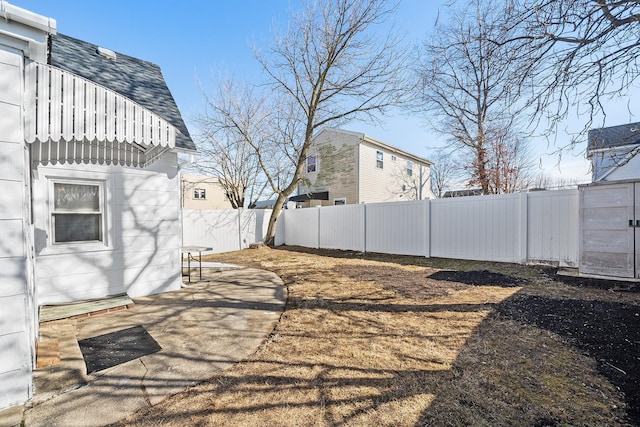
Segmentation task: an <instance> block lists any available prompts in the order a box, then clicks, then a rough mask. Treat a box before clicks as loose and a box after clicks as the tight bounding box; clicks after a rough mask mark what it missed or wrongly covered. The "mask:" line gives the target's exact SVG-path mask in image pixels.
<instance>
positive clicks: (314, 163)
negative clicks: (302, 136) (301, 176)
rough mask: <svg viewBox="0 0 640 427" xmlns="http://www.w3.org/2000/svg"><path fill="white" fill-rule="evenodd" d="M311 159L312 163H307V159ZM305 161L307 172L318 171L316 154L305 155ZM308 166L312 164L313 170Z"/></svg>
mask: <svg viewBox="0 0 640 427" xmlns="http://www.w3.org/2000/svg"><path fill="white" fill-rule="evenodd" d="M311 159H313V160H314V162H313V165H311V164H310V163H309V160H311ZM306 163H307V173H318V156H316V155H315V154H312V155H309V156H307V159H306ZM310 166H313V170H309V167H310Z"/></svg>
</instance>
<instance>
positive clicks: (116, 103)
mask: <svg viewBox="0 0 640 427" xmlns="http://www.w3.org/2000/svg"><path fill="white" fill-rule="evenodd" d="M0 18H2V19H0V88H1V89H0V188H1V191H0V236H2V239H0V306H2V309H1V310H0V408H5V407H8V406H11V405H14V404H20V403H23V402H24V401H26V400H27V399H28V398H29V397H30V396H31V393H32V383H31V371H32V368H33V366H34V362H35V342H36V339H37V337H38V307H39V306H41V305H44V304H52V303H67V302H72V301H77V300H83V299H89V298H101V297H105V296H108V295H115V294H120V293H128V294H129V295H131V296H140V295H148V294H152V293H158V292H163V291H168V290H172V289H178V288H179V287H180V285H181V268H180V267H181V266H180V243H181V242H180V234H181V233H180V197H179V192H180V186H179V175H178V159H177V156H178V153H179V152H184V153H194V152H195V145H194V144H193V141H192V140H191V138H190V136H189V132H188V131H187V128H186V127H185V125H184V122H183V121H182V118H181V116H180V112H179V111H178V108H177V107H176V104H175V101H174V99H173V97H172V95H171V93H170V92H169V89H168V88H167V85H166V83H165V81H164V79H163V77H162V73H161V71H160V68H159V67H158V66H157V65H154V64H152V63H149V62H146V61H142V60H140V59H136V58H132V57H130V56H127V55H123V54H120V53H115V52H112V51H110V50H108V49H104V48H101V47H98V46H96V45H93V44H90V43H87V42H84V41H81V40H77V39H74V38H72V37H68V36H64V35H61V34H56V21H55V20H54V19H51V18H47V17H44V16H41V15H37V14H35V13H33V12H30V11H27V10H25V9H22V8H19V7H16V6H13V5H11V4H9V3H7V2H5V1H3V0H0Z"/></svg>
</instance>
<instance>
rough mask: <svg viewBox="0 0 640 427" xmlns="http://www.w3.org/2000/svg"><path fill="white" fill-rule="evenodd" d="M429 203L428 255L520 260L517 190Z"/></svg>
mask: <svg viewBox="0 0 640 427" xmlns="http://www.w3.org/2000/svg"><path fill="white" fill-rule="evenodd" d="M523 195H524V196H525V197H526V194H523ZM430 203H431V218H430V220H431V221H430V222H431V224H430V228H431V229H430V232H431V249H430V251H431V256H435V257H443V258H458V259H471V260H483V261H500V262H521V261H524V259H523V258H522V255H521V252H522V251H521V232H520V231H521V229H520V222H521V218H520V213H521V210H520V205H521V195H520V194H509V195H499V196H475V197H459V198H452V199H439V200H432V201H431V202H430Z"/></svg>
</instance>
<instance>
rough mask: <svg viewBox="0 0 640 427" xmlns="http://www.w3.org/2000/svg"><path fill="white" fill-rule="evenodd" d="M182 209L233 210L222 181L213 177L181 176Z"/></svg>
mask: <svg viewBox="0 0 640 427" xmlns="http://www.w3.org/2000/svg"><path fill="white" fill-rule="evenodd" d="M180 193H181V196H180V197H181V200H182V209H231V208H232V206H231V202H230V201H229V198H228V197H227V195H226V193H225V191H224V188H222V184H220V180H219V179H218V178H215V177H211V176H204V175H192V174H186V173H182V174H180Z"/></svg>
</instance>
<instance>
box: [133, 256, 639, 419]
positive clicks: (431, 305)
mask: <svg viewBox="0 0 640 427" xmlns="http://www.w3.org/2000/svg"><path fill="white" fill-rule="evenodd" d="M209 260H212V261H224V262H231V263H234V264H238V265H245V266H250V267H257V268H263V269H267V270H271V271H274V272H276V273H277V274H278V275H279V276H280V277H282V278H283V280H284V281H285V283H286V285H287V287H288V292H289V300H288V303H287V307H286V310H285V312H284V313H283V315H282V318H281V321H280V323H279V324H278V326H277V328H276V329H275V331H274V333H273V335H272V336H271V337H269V339H268V340H267V342H265V344H264V345H263V346H262V347H261V348H260V349H259V350H258V352H256V353H255V354H254V355H253V356H252V357H251V358H250V359H249V360H246V361H244V362H242V363H239V364H238V365H236V366H235V367H234V368H232V369H230V370H227V371H225V372H223V373H221V374H219V375H216V376H214V377H213V378H211V380H210V381H208V382H206V383H203V384H201V385H198V386H196V387H194V388H193V389H191V390H189V391H187V392H185V393H181V394H179V395H176V396H173V397H171V398H169V399H167V400H166V401H165V402H162V403H161V404H159V405H157V406H155V407H152V408H149V409H147V410H144V411H142V412H140V413H138V414H136V415H134V416H133V417H131V418H130V419H128V420H126V421H124V422H122V423H121V425H184V424H190V425H211V426H213V425H278V426H281V425H283V426H284V425H305V426H306V425H318V426H333V425H373V424H378V425H389V426H391V425H393V426H397V425H400V426H416V425H538V426H553V425H593V426H596V425H598V426H599V425H638V424H640V413H639V408H640V401H639V396H640V391H639V390H640V383H639V379H640V366H639V365H638V363H639V359H638V358H639V357H640V337H639V336H638V334H639V333H640V323H639V322H640V317H639V314H638V313H639V311H640V309H639V307H640V294H639V293H638V292H637V291H636V290H635V288H629V287H628V286H627V287H625V288H620V286H619V284H617V282H610V283H604V282H603V281H598V283H597V284H595V283H591V282H582V281H580V279H575V280H577V282H573V281H572V280H574V279H571V280H566V278H562V277H559V276H556V275H555V274H554V273H553V272H552V271H550V270H549V269H548V268H543V267H526V266H521V265H513V264H494V263H481V262H476V261H455V260H444V259H426V258H417V257H402V256H387V255H380V254H362V253H358V252H346V251H326V250H309V249H300V248H286V249H279V250H269V251H242V252H235V253H231V254H222V255H218V256H213V257H210V258H209Z"/></svg>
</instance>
